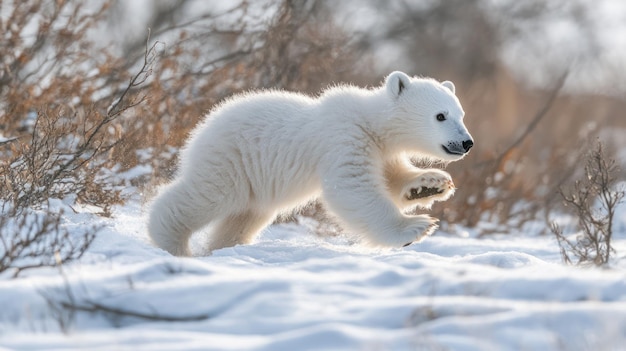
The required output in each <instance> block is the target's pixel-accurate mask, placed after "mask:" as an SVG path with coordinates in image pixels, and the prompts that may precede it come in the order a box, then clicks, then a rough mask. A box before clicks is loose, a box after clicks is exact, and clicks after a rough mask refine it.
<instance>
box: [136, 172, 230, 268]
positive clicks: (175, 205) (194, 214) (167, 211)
mask: <svg viewBox="0 0 626 351" xmlns="http://www.w3.org/2000/svg"><path fill="white" fill-rule="evenodd" d="M218 210H219V206H217V205H216V204H215V203H212V202H210V201H209V200H207V199H206V198H205V197H203V196H200V194H199V192H198V191H195V190H192V189H190V187H189V186H188V185H187V184H185V183H183V182H180V181H179V182H177V183H173V184H171V185H169V186H167V187H166V188H165V189H163V191H162V192H161V193H160V194H159V195H158V196H157V198H156V199H155V201H154V202H153V203H152V205H151V208H150V215H149V218H148V233H149V235H150V238H151V239H152V241H153V242H154V243H155V244H156V245H157V246H158V247H160V248H162V249H164V250H165V251H168V252H169V253H171V254H172V255H175V256H191V251H190V250H189V238H190V237H191V235H192V234H193V233H194V232H195V231H197V230H199V229H200V228H202V227H204V226H205V225H207V224H208V223H209V222H210V221H211V220H212V219H214V218H216V217H217V216H218V215H219V213H217V211H218Z"/></svg>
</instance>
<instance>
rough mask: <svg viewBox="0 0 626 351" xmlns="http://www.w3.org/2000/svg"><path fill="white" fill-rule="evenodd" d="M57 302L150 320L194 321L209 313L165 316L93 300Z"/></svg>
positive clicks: (75, 307) (86, 310)
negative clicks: (82, 302) (80, 302)
mask: <svg viewBox="0 0 626 351" xmlns="http://www.w3.org/2000/svg"><path fill="white" fill-rule="evenodd" d="M59 304H60V305H61V306H62V307H63V308H66V309H69V310H74V311H81V312H89V313H97V312H104V313H110V314H114V315H116V316H121V317H135V318H140V319H146V320H151V321H163V322H194V321H201V320H205V319H209V318H210V315H209V314H208V313H207V314H199V315H195V316H182V317H177V316H165V315H161V314H156V313H144V312H138V311H130V310H125V309H121V308H117V307H112V306H107V305H103V304H101V303H97V302H93V301H86V302H84V304H82V305H81V304H77V303H73V302H72V303H68V302H65V301H63V302H60V303H59Z"/></svg>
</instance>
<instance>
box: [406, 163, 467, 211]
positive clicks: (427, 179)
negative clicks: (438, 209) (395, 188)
mask: <svg viewBox="0 0 626 351" xmlns="http://www.w3.org/2000/svg"><path fill="white" fill-rule="evenodd" d="M454 190H455V187H454V183H453V182H452V177H451V176H450V174H448V173H447V172H444V171H441V170H438V169H432V170H428V171H425V172H424V173H422V174H420V175H419V176H417V177H416V178H415V179H413V180H412V181H411V182H409V184H407V185H406V186H405V187H404V192H403V196H404V199H405V200H407V201H414V200H420V199H425V200H426V201H427V202H429V203H431V204H432V202H434V201H445V200H447V199H449V198H450V196H452V194H454Z"/></svg>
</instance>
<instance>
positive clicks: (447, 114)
mask: <svg viewBox="0 0 626 351" xmlns="http://www.w3.org/2000/svg"><path fill="white" fill-rule="evenodd" d="M385 85H386V90H387V93H388V94H389V95H390V98H391V100H392V112H391V115H390V116H389V118H390V120H389V121H390V123H389V125H388V126H389V127H390V129H389V133H390V134H391V135H389V137H390V138H391V139H393V140H391V143H392V144H393V145H394V146H395V148H398V149H401V150H403V151H408V152H414V153H417V154H419V155H421V156H423V157H427V158H431V159H436V160H442V161H456V160H459V159H461V158H463V157H464V156H465V155H466V154H467V153H468V152H469V150H470V148H471V147H472V146H473V145H474V140H473V139H472V136H471V135H470V134H469V132H468V131H467V128H466V127H465V125H464V124H463V117H464V116H465V112H464V111H463V108H462V107H461V103H460V102H459V99H458V98H457V97H456V95H455V94H454V92H455V87H454V84H453V83H452V82H450V81H445V82H442V83H440V82H437V81H436V80H434V79H430V78H413V77H409V76H408V75H406V74H405V73H402V72H393V73H391V74H390V75H389V76H387V79H386V80H385Z"/></svg>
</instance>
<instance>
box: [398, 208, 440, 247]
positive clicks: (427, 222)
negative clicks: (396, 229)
mask: <svg viewBox="0 0 626 351" xmlns="http://www.w3.org/2000/svg"><path fill="white" fill-rule="evenodd" d="M407 220H408V225H407V226H406V228H405V229H404V231H402V234H401V236H402V238H403V245H402V246H408V245H411V244H412V243H414V242H419V241H421V240H422V239H424V238H425V237H427V236H429V235H431V234H432V233H433V232H434V231H435V230H437V228H438V227H439V226H438V225H437V223H438V222H439V220H438V219H437V218H433V217H431V216H428V215H418V216H412V217H409V218H407Z"/></svg>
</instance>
